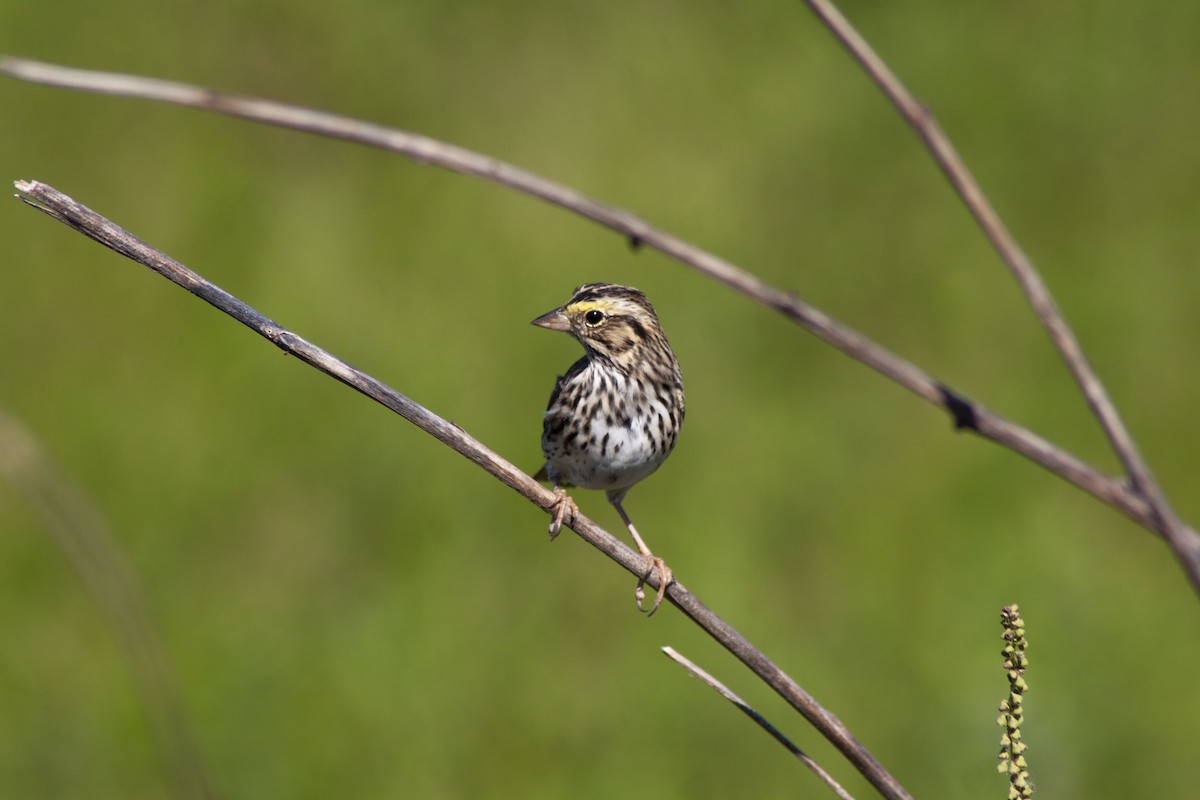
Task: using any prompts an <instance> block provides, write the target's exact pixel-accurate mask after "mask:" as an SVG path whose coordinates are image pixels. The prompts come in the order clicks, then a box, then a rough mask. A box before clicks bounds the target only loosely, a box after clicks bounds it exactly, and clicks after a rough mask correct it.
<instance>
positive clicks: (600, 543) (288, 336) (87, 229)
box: [16, 181, 911, 800]
mask: <svg viewBox="0 0 1200 800" xmlns="http://www.w3.org/2000/svg"><path fill="white" fill-rule="evenodd" d="M16 186H17V189H18V191H19V192H20V194H19V195H18V197H19V198H20V199H21V200H22V201H24V202H25V203H27V204H29V205H31V206H33V207H34V208H36V209H38V210H39V211H42V212H44V213H46V214H47V215H49V216H50V217H53V218H54V219H57V220H58V221H60V222H63V223H65V224H66V225H68V226H70V227H71V228H73V229H75V230H77V231H79V232H80V233H82V234H84V235H85V236H88V237H90V238H92V239H94V240H96V241H97V242H99V243H100V244H102V245H104V246H105V247H108V248H110V249H112V250H114V251H116V252H118V253H120V254H121V255H123V256H126V257H127V258H129V259H132V260H133V261H136V262H138V263H139V264H143V265H145V266H147V267H149V268H150V269H152V270H154V271H155V272H157V273H158V274H160V275H162V276H163V277H165V278H167V279H168V280H170V281H172V282H173V283H175V284H177V285H179V286H182V287H183V288H184V289H187V290H188V291H189V292H191V293H192V294H194V295H196V296H197V297H199V298H201V299H202V300H204V301H206V302H208V303H209V304H211V305H212V306H214V307H215V308H217V309H218V310H220V311H223V312H224V313H226V314H228V315H229V316H231V317H233V318H234V319H236V320H237V321H238V322H241V323H242V324H243V325H245V326H247V327H248V328H250V329H251V330H253V331H254V332H255V333H258V334H259V335H260V336H262V337H264V338H266V339H268V340H269V341H271V342H272V343H273V344H275V346H277V347H279V348H280V349H281V350H283V351H284V352H286V353H289V354H291V355H294V356H296V357H297V358H298V359H300V360H301V361H304V362H305V363H306V364H309V365H310V366H313V367H315V368H317V369H318V370H320V371H321V372H324V373H325V374H326V375H329V376H331V377H333V378H336V379H337V380H339V381H341V382H342V383H344V384H346V385H347V386H349V387H350V388H352V389H355V390H356V391H358V392H361V393H362V394H365V395H366V396H367V397H370V398H371V399H372V400H375V401H376V402H378V403H380V404H381V405H383V406H385V407H387V408H389V409H391V410H392V411H394V412H396V413H397V414H399V415H400V416H402V417H404V418H405V419H406V420H408V421H409V422H411V423H413V424H414V425H416V426H417V427H418V428H420V429H421V430H423V431H425V432H426V433H428V434H430V435H431V436H433V437H435V438H436V439H438V440H439V441H441V442H442V443H444V444H446V445H448V446H449V447H451V448H452V449H454V450H455V451H456V452H458V453H459V454H460V455H462V456H464V457H465V458H467V459H469V460H470V461H472V462H474V463H475V464H476V465H478V466H479V467H481V468H483V469H484V470H485V471H487V472H488V473H490V474H491V475H492V476H494V477H495V478H497V479H498V480H500V481H501V482H503V483H504V484H505V485H507V486H509V487H510V488H512V489H514V490H516V491H517V492H518V493H519V494H521V495H522V496H524V497H525V498H526V499H528V500H529V501H530V502H532V503H533V504H534V505H536V506H538V507H539V508H541V509H542V510H543V511H546V512H547V513H550V514H553V512H554V511H555V510H556V507H557V504H558V502H559V497H558V495H556V494H555V493H554V492H552V491H551V490H549V489H547V488H546V487H544V486H542V485H541V484H539V483H538V482H537V481H535V480H534V479H533V478H532V477H531V476H530V475H528V474H526V473H525V472H523V471H522V470H520V469H519V468H517V467H516V466H514V465H513V464H512V463H511V462H509V461H508V460H506V459H505V458H504V457H502V456H501V455H499V454H498V453H496V452H495V451H493V450H491V449H490V448H489V447H487V446H486V445H485V444H483V443H482V442H480V441H479V440H478V439H476V438H475V437H473V436H471V435H470V434H469V433H467V432H466V431H465V430H463V429H462V428H461V427H459V426H458V425H455V424H454V423H452V422H449V421H447V420H446V419H443V418H442V417H440V416H438V415H437V414H435V413H433V412H432V411H430V410H429V409H427V408H425V407H424V406H422V405H420V404H419V403H417V402H415V401H414V400H412V399H410V398H408V397H406V396H404V395H403V394H400V393H399V392H397V391H396V390H395V389H392V388H391V387H389V386H386V385H385V384H383V383H382V382H380V381H378V380H376V379H375V378H373V377H371V376H370V375H368V374H366V373H365V372H362V371H360V370H358V369H355V368H354V367H352V366H350V365H349V364H347V363H346V362H344V361H342V360H341V359H339V358H337V357H335V356H334V355H332V354H331V353H329V352H327V351H325V350H322V349H321V348H319V347H317V346H316V345H314V344H312V343H311V342H308V341H306V340H305V339H304V338H302V337H301V336H299V335H297V334H295V333H293V332H292V331H289V330H287V329H286V328H283V327H282V326H280V325H279V324H277V323H276V322H274V321H272V320H271V319H269V318H267V317H266V316H264V315H263V314H261V313H259V312H258V311H256V310H255V309H254V308H252V307H250V306H249V305H247V304H246V303H244V302H242V301H241V300H239V299H238V298H237V297H234V296H233V295H232V294H230V293H229V292H226V291H225V290H224V289H221V288H220V287H218V286H216V285H215V284H213V283H211V282H209V281H208V280H206V279H205V278H203V277H202V276H200V275H199V274H197V273H195V272H193V271H192V270H190V269H188V268H187V267H185V266H184V265H182V264H180V263H179V262H178V261H175V260H174V259H172V258H170V257H169V256H167V255H165V254H164V253H161V252H159V251H158V250H155V249H154V248H153V247H151V246H150V245H148V244H146V243H145V242H143V241H142V240H140V239H138V238H137V237H135V236H133V235H132V234H130V233H129V232H127V231H125V230H123V229H122V228H120V227H119V226H118V225H116V224H115V223H113V222H111V221H109V220H108V219H105V218H104V217H102V216H100V215H99V214H97V213H96V212H94V211H92V210H91V209H89V208H87V207H86V206H84V205H82V204H81V203H79V202H77V201H75V200H73V199H72V198H70V197H68V196H67V195H65V194H63V193H62V192H59V191H58V190H56V189H54V188H53V187H50V186H47V185H45V184H43V183H37V182H32V183H30V182H25V181H18V182H17V184H16ZM569 526H570V527H571V529H572V530H574V531H575V532H576V533H577V534H579V536H580V537H581V538H582V539H583V540H584V541H586V542H587V543H588V544H590V545H592V546H593V547H595V548H596V549H597V550H600V551H601V552H602V553H604V554H605V555H607V556H608V557H609V558H611V559H612V560H613V561H615V562H617V563H618V564H620V565H621V566H622V567H624V568H625V569H626V570H627V571H629V572H630V573H631V574H633V575H635V576H637V577H638V578H644V579H645V580H646V582H647V583H650V584H651V585H653V586H654V587H655V588H657V586H658V583H657V581H658V576H657V575H655V574H654V570H653V569H652V563H651V562H650V560H649V559H648V558H646V557H645V556H642V555H639V554H637V553H634V552H633V550H631V549H630V548H629V547H627V546H626V545H625V544H624V543H622V542H621V541H620V540H619V539H617V538H616V537H614V536H613V535H612V534H610V533H609V532H608V531H606V530H604V529H603V528H601V527H600V526H599V525H597V524H596V523H594V522H592V521H591V520H590V519H588V518H587V517H585V516H584V515H583V514H577V515H575V517H574V518H573V519H572V520H571V521H570V522H569ZM667 596H668V597H669V598H670V599H671V602H672V603H673V604H674V605H675V606H676V607H678V608H679V609H680V610H681V611H682V612H683V613H684V614H686V615H687V616H688V617H689V618H690V619H692V620H693V621H694V622H695V623H696V624H697V625H699V626H700V627H701V628H702V629H703V630H704V631H705V632H706V633H708V634H709V635H710V636H712V637H713V638H714V639H716V640H717V642H719V643H720V644H721V645H722V646H723V647H725V648H726V649H727V650H729V651H730V652H731V653H733V655H734V656H736V657H737V658H738V660H739V661H741V662H742V663H743V664H745V665H746V666H748V667H749V668H750V669H751V670H752V671H753V672H754V673H755V674H756V675H758V676H759V677H760V678H761V679H762V680H763V681H764V682H765V683H766V684H767V685H769V686H770V687H771V688H772V689H774V690H775V691H776V692H778V693H779V695H780V696H781V697H783V698H784V699H785V700H787V702H788V703H789V704H791V706H792V707H793V708H795V709H796V710H797V711H799V712H800V713H801V714H802V715H803V716H804V717H805V718H806V719H807V720H808V721H809V722H810V723H812V725H813V727H815V728H816V729H817V730H818V731H820V733H821V734H822V735H824V736H825V737H826V738H827V739H829V741H830V742H832V743H833V744H834V746H836V747H837V748H838V749H839V750H840V751H841V752H842V753H843V754H844V755H845V756H846V758H847V759H848V760H849V761H850V762H851V763H852V764H853V765H854V767H855V768H856V769H857V770H858V771H859V772H860V773H861V774H862V775H863V777H865V778H866V779H867V780H868V781H870V782H871V784H872V785H874V786H875V787H876V789H878V790H879V792H880V794H882V795H883V796H884V797H886V798H889V800H910V798H911V796H910V795H909V794H908V792H907V791H905V789H904V787H903V786H901V785H900V784H899V782H897V781H896V779H895V778H893V777H892V776H891V775H890V774H889V773H888V772H887V770H885V769H884V768H883V765H881V764H880V763H879V762H878V761H877V760H875V757H874V756H872V755H871V753H870V752H869V751H868V750H867V749H866V748H865V747H863V746H862V745H861V744H860V743H859V742H858V740H856V739H855V738H854V736H853V735H852V734H851V733H850V731H849V729H847V728H846V726H845V725H843V724H842V722H841V721H840V720H839V719H838V718H837V717H835V716H834V715H833V714H832V713H830V712H829V711H827V710H826V709H825V708H823V707H822V706H821V705H820V704H819V703H817V701H816V700H814V699H813V697H812V696H811V695H809V694H808V692H806V691H804V689H803V688H801V686H800V685H799V684H798V683H796V681H794V680H793V679H792V678H791V677H790V676H789V675H787V673H785V672H784V671H783V670H781V669H780V668H779V667H778V666H776V665H775V664H774V663H773V662H772V661H771V660H770V659H768V658H767V657H766V656H765V655H764V654H763V653H762V652H761V651H760V650H759V649H758V648H756V647H754V645H752V644H751V643H750V642H749V641H748V640H747V639H746V638H745V637H744V636H742V635H741V634H740V633H738V631H737V630H735V629H734V628H733V627H732V626H731V625H729V624H728V623H727V622H725V621H724V620H723V619H721V618H720V617H718V616H717V615H716V614H715V613H713V611H712V610H711V609H710V608H708V606H706V605H704V603H702V602H701V601H700V600H699V598H697V597H696V596H695V595H693V594H692V593H691V592H689V591H688V590H687V588H686V587H684V586H683V585H681V584H680V583H679V582H678V581H676V582H674V583H672V584H671V585H670V587H669V589H668V591H667Z"/></svg>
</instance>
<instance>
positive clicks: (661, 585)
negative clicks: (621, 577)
mask: <svg viewBox="0 0 1200 800" xmlns="http://www.w3.org/2000/svg"><path fill="white" fill-rule="evenodd" d="M612 504H613V505H614V506H616V508H617V513H618V514H620V515H621V521H622V522H624V523H625V527H626V528H628V529H629V535H630V536H632V537H633V541H634V543H635V544H637V547H638V550H639V551H641V554H642V555H644V556H645V557H646V558H648V559H650V569H648V570H647V571H646V574H645V575H643V576H642V577H641V579H639V580H638V582H637V588H636V589H634V590H633V597H634V599H635V600H636V601H637V607H638V611H641V612H642V613H644V614H645V615H646V616H650V615H651V614H653V613H654V612H655V611H658V607H659V606H660V605H662V601H663V598H664V597H666V594H667V587H668V586H670V585H671V581H673V580H675V578H674V576H673V575H672V573H671V568H670V567H668V566H667V562H665V561H663V560H662V559H661V558H659V557H658V556H656V555H654V553H652V552H650V548H649V547H646V543H645V542H643V541H642V537H641V536H638V532H637V528H635V527H633V523H632V522H630V521H629V515H628V514H626V513H625V509H624V508H622V507H621V503H620V501H617V500H614V501H612ZM651 572H657V573H658V594H656V595H655V596H654V605H653V606H651V607H650V610H649V611H647V610H646V609H645V608H644V607H643V606H642V602H643V601H644V600H645V599H646V593H645V592H644V591H643V589H642V587H644V586H645V585H646V578H647V577H649V575H650V573H651Z"/></svg>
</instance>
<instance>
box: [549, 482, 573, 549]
mask: <svg viewBox="0 0 1200 800" xmlns="http://www.w3.org/2000/svg"><path fill="white" fill-rule="evenodd" d="M554 498H555V500H554V505H553V506H551V508H553V509H554V519H552V520H550V539H551V540H553V539H554V537H555V536H558V530H559V528H561V527H562V524H563V520H564V519H565V520H567V521H568V524H570V523H571V522H574V521H575V517H577V516H579V506H577V505H575V501H574V500H572V499H571V497H570V495H568V494H567V490H566V489H564V488H562V487H561V486H559V485H558V484H555V485H554Z"/></svg>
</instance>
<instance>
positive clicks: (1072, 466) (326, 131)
mask: <svg viewBox="0 0 1200 800" xmlns="http://www.w3.org/2000/svg"><path fill="white" fill-rule="evenodd" d="M822 7H823V5H822ZM0 72H3V73H5V74H7V75H10V76H12V77H14V78H20V79H21V80H26V81H32V82H34V83H41V84H45V85H49V86H58V87H62V88H68V89H78V90H82V91H90V92H100V93H104V94H113V95H121V96H125V97H137V98H141V99H145V100H156V101H159V102H166V103H174V104H177V105H181V106H186V107H188V108H195V109H200V110H205V111H214V112H217V113H222V114H229V115H231V116H235V117H240V118H242V119H248V120H252V121H255V122H262V123H265V124H269V125H277V126H280V127H284V128H290V129H293V130H300V131H306V132H309V133H316V134H320V135H324V136H330V137H333V138H337V139H345V140H347V141H352V142H358V143H360V144H365V145H368V146H371V147H378V148H381V149H384V150H389V151H391V152H395V153H400V154H402V155H406V156H410V157H411V158H414V159H416V160H417V161H419V162H421V163H426V164H433V165H435V166H438V167H442V168H444V169H447V170H450V171H452V172H457V173H460V174H463V175H471V176H474V177H477V178H483V179H485V180H488V181H492V182H494V183H497V184H500V185H501V186H505V187H508V188H510V189H514V190H516V191H519V192H523V193H525V194H528V195H531V196H533V197H537V198H540V199H542V200H545V201H546V202H549V203H552V204H554V205H556V206H559V207H561V208H563V209H566V210H568V211H571V212H574V213H576V214H579V215H581V216H583V217H586V218H588V219H590V220H593V221H595V222H597V223H599V224H601V225H604V226H605V227H608V228H610V229H612V230H614V231H617V232H619V233H622V234H624V235H625V236H627V237H629V240H630V241H631V242H633V243H635V244H638V245H645V246H647V247H651V248H654V249H655V250H658V251H659V252H661V253H663V254H665V255H667V256H669V257H671V258H673V259H675V260H677V261H679V262H680V263H682V264H685V265H687V266H689V267H692V268H693V269H695V270H697V271H699V272H701V273H703V274H705V275H708V276H709V277H711V278H714V279H715V280H718V281H720V282H721V283H723V284H725V285H726V286H729V287H730V288H732V289H734V290H735V291H737V292H740V293H741V294H743V295H745V296H746V297H749V298H750V299H752V300H754V301H756V302H758V303H761V304H762V305H765V306H767V307H769V308H773V309H775V310H776V311H778V312H779V313H781V314H783V315H784V316H786V317H787V318H788V319H790V320H792V321H793V322H795V323H796V324H798V325H800V326H801V327H803V328H805V329H806V330H808V331H809V332H810V333H812V334H814V335H815V336H817V337H818V338H819V339H821V340H822V341H824V342H825V343H827V344H829V345H831V346H832V347H835V348H837V349H838V350H841V351H842V352H843V353H845V354H846V355H848V356H850V357H851V358H853V359H856V360H857V361H860V362H862V363H863V364H866V365H867V366H868V367H870V368H872V369H874V370H875V371H877V372H879V373H880V374H882V375H884V376H885V377H887V378H889V379H891V380H892V381H894V382H896V383H898V384H899V385H901V386H903V387H904V388H905V389H908V390H909V391H910V392H912V393H913V394H915V395H917V396H918V397H920V398H922V399H924V400H925V401H927V402H929V403H932V404H933V405H936V406H938V407H940V408H943V409H945V410H946V411H947V412H948V413H949V414H950V415H951V417H952V418H953V420H954V425H955V427H956V429H958V430H969V431H973V432H975V433H976V434H978V435H979V436H982V437H983V438H985V439H988V440H990V441H992V442H995V443H997V444H999V445H1001V446H1003V447H1006V448H1008V449H1010V450H1013V451H1014V452H1016V453H1019V454H1021V455H1023V456H1025V457H1026V458H1028V459H1029V460H1031V461H1033V462H1034V463H1036V464H1038V465H1040V466H1041V467H1043V468H1045V469H1047V470H1049V471H1050V472H1052V473H1054V474H1055V475H1058V476H1059V477H1060V478H1062V479H1063V480H1066V481H1068V482H1069V483H1071V484H1073V485H1074V486H1076V487H1078V488H1080V489H1082V490H1083V491H1085V492H1087V493H1088V494H1090V495H1092V496H1093V497H1095V498H1096V499H1098V500H1100V501H1102V502H1104V503H1106V504H1107V505H1109V506H1112V507H1113V508H1115V509H1116V510H1118V511H1120V512H1121V513H1123V514H1125V515H1126V516H1127V517H1129V518H1130V519H1132V520H1133V521H1134V522H1137V523H1138V524H1139V525H1141V526H1142V527H1144V528H1146V529H1147V530H1150V531H1152V532H1154V533H1160V534H1161V533H1164V532H1165V531H1166V530H1167V528H1166V526H1164V524H1163V519H1162V517H1161V515H1160V514H1159V513H1158V512H1157V511H1155V508H1154V506H1152V505H1151V503H1150V502H1148V500H1147V498H1146V497H1144V496H1143V494H1142V492H1141V491H1137V490H1134V489H1132V488H1131V487H1130V486H1129V485H1128V484H1127V483H1126V482H1125V481H1124V480H1121V479H1119V478H1115V477H1112V476H1109V475H1106V474H1104V473H1102V472H1101V471H1099V470H1097V469H1096V468H1095V467H1093V466H1092V465H1090V464H1088V463H1087V462H1085V461H1083V460H1082V459H1080V458H1078V457H1076V456H1075V455H1073V454H1071V453H1069V452H1067V451H1065V450H1063V449H1062V448H1060V447H1058V446H1056V445H1054V444H1053V443H1051V442H1049V441H1047V440H1046V439H1044V438H1043V437H1041V436H1039V435H1037V434H1036V433H1033V432H1032V431H1030V430H1028V429H1026V428H1024V427H1022V426H1020V425H1017V424H1016V423H1014V422H1011V421H1009V420H1007V419H1004V418H1003V417H1001V416H999V415H997V414H994V413H993V412H991V411H989V410H988V409H987V408H985V407H984V406H982V405H980V404H979V403H976V402H974V401H973V400H971V399H969V398H967V397H966V396H965V395H963V394H961V393H959V392H957V391H955V390H953V389H951V388H949V387H947V386H945V385H943V384H942V383H941V382H939V381H937V380H935V379H934V378H933V377H932V376H930V375H929V374H927V373H926V372H924V371H922V370H921V369H920V368H918V367H917V366H915V365H914V364H912V363H910V362H908V361H906V360H905V359H903V358H901V357H899V356H897V355H896V354H894V353H892V352H890V351H888V350H887V349H886V348H884V347H881V346H880V345H879V344H877V343H875V342H873V341H871V340H870V339H868V338H866V337H865V336H863V335H862V334H860V333H858V332H856V331H854V330H853V329H851V328H849V327H847V326H845V325H843V324H842V323H840V322H838V321H837V320H834V319H832V318H831V317H829V316H827V315H826V314H824V313H823V312H821V311H820V310H819V309H817V308H814V307H813V306H810V305H808V304H807V303H805V302H803V301H801V300H800V299H799V298H797V297H796V296H795V295H794V294H792V293H790V292H785V291H783V290H781V289H778V288H775V287H773V286H770V285H768V284H766V283H764V282H763V281H761V280H759V279H758V278H757V277H755V276H754V275H751V274H750V273H748V272H745V271H744V270H741V269H739V268H738V267H735V266H734V265H732V264H730V263H729V262H727V261H725V260H723V259H721V258H718V257H717V256H715V255H713V254H711V253H708V252H706V251H704V250H702V249H700V248H698V247H696V246H694V245H692V244H689V243H688V242H685V241H683V240H682V239H679V238H678V237H676V236H672V235H671V234H669V233H666V232H665V231H662V230H659V229H658V228H655V227H654V226H652V225H650V224H648V223H647V222H645V221H644V220H642V219H640V218H639V217H637V216H635V215H634V214H631V213H629V212H627V211H622V210H620V209H616V208H611V207H609V206H606V205H603V204H601V203H598V202H596V201H594V200H591V199H589V198H587V197H585V196H584V195H582V194H580V193H578V192H576V191H574V190H573V189H570V188H568V187H566V186H562V185H561V184H558V183H555V182H553V181H549V180H546V179H545V178H541V177H539V176H537V175H535V174H533V173H531V172H528V171H526V170H522V169H518V168H517V167H514V166H512V165H509V164H505V163H504V162H502V161H497V160H495V159H492V158H488V157H486V156H483V155H480V154H478V153H474V152H472V151H470V150H466V149H464V148H461V147H456V146H454V145H450V144H446V143H444V142H439V141H437V140H435V139H430V138H428V137H425V136H418V135H416V134H412V133H408V132H406V131H402V130H397V129H395V128H387V127H384V126H381V125H375V124H371V123H367V122H362V121H360V120H354V119H349V118H346V117H340V116H337V115H335V114H328V113H324V112H320V111H314V110H312V109H307V108H300V107H297V106H291V105H287V104H284V103H276V102H272V101H269V100H260V99H257V98H251V97H242V96H237V95H229V94H222V93H219V92H215V91H212V90H210V89H205V88H202V87H199V86H191V85H188V84H183V83H175V82H171V81H162V80H155V79H150V78H142V77H138V76H134V75H122V74H117V73H108V72H96V71H92V70H82V69H73V68H70V67H61V66H57V65H54V64H45V63H41V62H37V61H29V60H25V59H17V58H10V57H3V58H0ZM1174 532H1175V534H1176V535H1177V536H1178V538H1179V540H1180V541H1179V547H1177V548H1176V552H1177V553H1178V552H1181V550H1182V551H1183V552H1188V553H1191V554H1192V560H1194V561H1196V562H1197V563H1200V535H1197V534H1196V532H1195V531H1193V530H1191V529H1189V528H1186V527H1180V528H1178V529H1175V531H1174Z"/></svg>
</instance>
